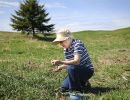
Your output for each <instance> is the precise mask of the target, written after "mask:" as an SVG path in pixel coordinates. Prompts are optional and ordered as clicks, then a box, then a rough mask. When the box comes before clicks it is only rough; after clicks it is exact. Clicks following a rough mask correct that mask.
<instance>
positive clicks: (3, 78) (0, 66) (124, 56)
mask: <svg viewBox="0 0 130 100" xmlns="http://www.w3.org/2000/svg"><path fill="white" fill-rule="evenodd" d="M73 35H74V37H75V38H76V39H80V40H82V41H83V42H84V43H85V46H86V47H87V49H88V51H89V54H90V56H91V59H92V62H93V65H94V68H95V74H94V76H93V77H92V78H91V80H90V82H91V84H92V91H91V92H90V93H87V94H88V95H89V96H90V100H130V28H124V29H118V30H114V31H81V32H75V33H73ZM54 37H55V35H50V36H48V39H46V38H44V37H43V38H42V36H41V38H40V40H39V39H37V38H34V39H32V38H31V37H30V36H26V35H24V34H21V33H17V32H16V33H13V32H0V100H56V98H55V89H57V88H58V87H59V86H61V84H62V81H63V79H64V77H65V76H66V71H65V70H63V71H61V72H58V73H54V72H51V71H50V69H51V68H52V67H53V66H52V65H51V63H50V61H51V60H52V59H64V55H63V49H62V48H61V47H59V46H58V45H54V44H53V43H52V40H53V39H54Z"/></svg>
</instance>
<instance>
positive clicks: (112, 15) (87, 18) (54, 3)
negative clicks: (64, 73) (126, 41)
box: [0, 0, 130, 31]
mask: <svg viewBox="0 0 130 100" xmlns="http://www.w3.org/2000/svg"><path fill="white" fill-rule="evenodd" d="M22 1H23V0H0V31H14V30H13V29H12V27H11V26H10V24H11V21H10V18H11V14H15V10H18V9H19V4H20V2H22ZM38 2H39V4H41V5H43V4H44V5H45V9H46V11H47V12H48V13H49V16H48V17H51V20H50V22H49V23H50V24H55V30H59V29H70V31H83V30H115V29H118V28H124V27H130V0H38Z"/></svg>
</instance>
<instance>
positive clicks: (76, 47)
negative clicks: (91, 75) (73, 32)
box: [64, 39, 93, 68]
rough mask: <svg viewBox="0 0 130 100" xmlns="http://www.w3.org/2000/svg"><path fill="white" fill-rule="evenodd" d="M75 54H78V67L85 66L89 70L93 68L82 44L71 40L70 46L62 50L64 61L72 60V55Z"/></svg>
mask: <svg viewBox="0 0 130 100" xmlns="http://www.w3.org/2000/svg"><path fill="white" fill-rule="evenodd" d="M77 53H78V54H80V64H79V65H78V66H83V65H86V66H87V67H89V68H93V65H92V63H91V59H90V57H89V54H88V52H87V49H86V48H85V46H84V44H83V43H82V42H81V41H80V40H77V39H73V40H72V43H71V46H70V47H69V48H67V49H64V56H65V59H67V60H71V59H74V55H75V54H77Z"/></svg>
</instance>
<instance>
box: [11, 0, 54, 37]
mask: <svg viewBox="0 0 130 100" xmlns="http://www.w3.org/2000/svg"><path fill="white" fill-rule="evenodd" d="M15 13H16V15H12V18H11V22H12V23H11V26H12V27H13V29H14V30H17V31H21V32H25V33H28V34H33V36H34V35H35V34H36V33H38V32H41V33H45V32H50V31H52V30H53V29H54V24H50V25H48V21H50V18H47V17H48V14H49V13H46V9H45V6H44V5H39V3H38V1H37V0H24V1H23V3H20V9H19V10H18V11H15Z"/></svg>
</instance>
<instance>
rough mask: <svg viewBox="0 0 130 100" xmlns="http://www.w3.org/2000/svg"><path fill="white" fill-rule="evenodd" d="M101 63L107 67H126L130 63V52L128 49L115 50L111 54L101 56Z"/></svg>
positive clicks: (99, 59)
mask: <svg viewBox="0 0 130 100" xmlns="http://www.w3.org/2000/svg"><path fill="white" fill-rule="evenodd" d="M98 61H99V63H101V64H105V65H115V64H122V65H126V64H128V63H130V51H129V50H127V49H120V50H113V51H110V53H109V54H108V53H107V54H106V55H103V56H100V57H99V58H98Z"/></svg>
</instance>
